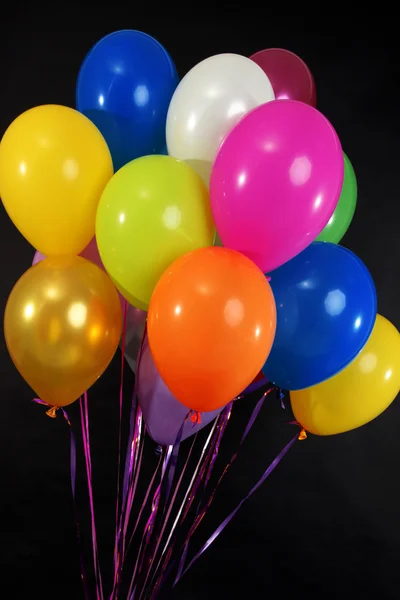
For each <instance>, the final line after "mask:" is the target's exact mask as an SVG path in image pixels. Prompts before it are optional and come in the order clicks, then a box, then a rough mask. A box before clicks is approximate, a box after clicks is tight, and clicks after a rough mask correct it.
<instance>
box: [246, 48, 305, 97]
mask: <svg viewBox="0 0 400 600" xmlns="http://www.w3.org/2000/svg"><path fill="white" fill-rule="evenodd" d="M250 59H251V60H252V61H254V62H255V63H257V64H258V66H259V67H261V68H262V70H263V71H264V73H265V74H266V75H267V76H268V79H269V80H270V82H271V85H272V88H273V90H274V93H275V98H276V99H277V100H299V101H300V102H305V103H306V104H310V106H315V105H316V103H317V94H316V89H315V81H314V77H313V76H312V74H311V71H310V69H309V68H308V67H307V65H306V63H305V62H304V61H303V60H302V59H301V58H300V57H299V56H297V54H294V53H293V52H290V51H289V50H283V49H282V48H268V49H267V50H260V52H256V53H255V54H253V56H250Z"/></svg>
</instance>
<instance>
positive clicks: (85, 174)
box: [0, 105, 113, 256]
mask: <svg viewBox="0 0 400 600" xmlns="http://www.w3.org/2000/svg"><path fill="white" fill-rule="evenodd" d="M112 174H113V166H112V159H111V155H110V152H109V150H108V146H107V144H106V142H105V140H104V138H103V136H102V135H101V133H100V131H99V130H98V129H97V128H96V127H95V125H93V123H92V122H91V121H89V119H88V118H87V117H85V116H84V115H82V114H81V113H79V112H78V111H76V110H73V109H72V108H68V107H66V106H58V105H44V106H37V107H35V108H31V109H30V110H28V111H26V112H24V113H22V114H21V115H20V116H19V117H17V118H16V119H15V121H13V122H12V123H11V125H10V126H9V127H8V129H7V131H6V132H5V134H4V136H3V139H2V140H1V144H0V195H1V198H2V201H3V204H4V207H5V209H6V211H7V213H8V215H9V216H10V218H11V220H12V221H13V222H14V225H15V226H16V227H17V228H18V229H19V231H20V232H21V233H22V235H23V236H25V237H26V239H27V240H28V241H29V242H30V243H31V244H32V245H33V247H34V248H36V249H37V250H39V251H40V252H42V254H45V255H46V256H52V255H63V254H79V252H81V251H82V250H83V249H84V248H85V247H86V246H87V245H88V243H89V242H90V240H91V239H92V238H93V236H94V228H95V219H96V209H97V205H98V202H99V200H100V196H101V193H102V191H103V189H104V187H105V185H106V183H107V182H108V180H109V179H110V178H111V177H112Z"/></svg>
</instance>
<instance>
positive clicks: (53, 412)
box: [46, 406, 58, 419]
mask: <svg viewBox="0 0 400 600" xmlns="http://www.w3.org/2000/svg"><path fill="white" fill-rule="evenodd" d="M57 410H58V406H50V408H49V410H46V415H47V416H48V417H50V418H51V419H55V418H56V416H57Z"/></svg>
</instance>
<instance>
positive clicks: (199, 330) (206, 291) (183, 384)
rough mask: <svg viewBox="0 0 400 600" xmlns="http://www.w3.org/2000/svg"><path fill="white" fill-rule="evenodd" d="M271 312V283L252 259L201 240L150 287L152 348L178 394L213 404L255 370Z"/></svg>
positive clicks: (204, 407) (193, 403) (194, 403)
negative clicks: (201, 243)
mask: <svg viewBox="0 0 400 600" xmlns="http://www.w3.org/2000/svg"><path fill="white" fill-rule="evenodd" d="M275 319H276V311H275V303H274V298H273V295H272V292H271V288H270V286H269V283H268V281H267V279H266V277H265V276H264V274H263V273H262V272H261V271H260V270H259V269H258V268H257V267H256V265H255V264H254V263H252V262H251V261H250V260H249V259H248V258H246V257H245V256H243V255H242V254H239V253H238V252H235V251H233V250H227V249H225V248H218V247H209V248H202V249H200V250H195V251H194V252H190V253H189V254H186V255H185V256H183V257H181V258H179V259H178V260H177V261H175V262H174V263H173V264H172V265H171V266H170V267H169V268H168V269H167V270H166V271H165V273H164V274H163V276H162V277H161V279H160V281H159V282H158V284H157V286H156V288H155V290H154V293H153V296H152V298H151V302H150V307H149V313H148V336H149V343H150V348H151V353H152V355H153V358H154V362H155V364H156V366H157V369H158V371H159V373H160V375H161V377H162V379H163V380H164V382H165V383H166V385H167V386H168V388H169V389H170V390H171V392H172V393H173V395H174V396H175V398H177V400H179V402H181V403H182V404H184V405H185V406H187V407H188V408H191V409H193V410H197V411H201V412H202V411H211V410H216V409H218V408H221V407H222V406H224V405H225V404H227V403H228V402H229V401H230V400H233V398H235V397H236V396H237V395H238V394H239V393H240V392H242V391H243V390H244V389H245V388H246V387H247V386H248V385H249V384H250V383H252V381H253V379H254V378H255V376H256V375H257V374H258V373H259V371H260V369H261V367H262V365H263V362H264V361H265V359H266V357H267V356H268V353H269V351H270V348H271V345H272V341H273V338H274V333H275Z"/></svg>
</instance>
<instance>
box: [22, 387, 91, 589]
mask: <svg viewBox="0 0 400 600" xmlns="http://www.w3.org/2000/svg"><path fill="white" fill-rule="evenodd" d="M33 402H35V403H36V404H42V405H43V406H47V407H50V405H49V404H47V402H44V401H43V400H41V399H40V398H33ZM58 410H61V413H62V415H63V417H64V419H65V421H66V423H67V425H68V428H69V439H70V472H71V491H72V505H73V511H74V519H75V528H76V538H77V542H78V552H79V564H80V568H81V580H82V585H83V590H84V594H85V599H86V600H90V594H89V588H88V583H87V576H86V570H85V565H84V562H83V553H82V542H81V527H80V523H79V516H78V507H77V503H76V439H75V435H74V432H73V429H72V426H71V422H70V420H69V417H68V414H67V411H66V410H64V409H63V408H59V409H58Z"/></svg>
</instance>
